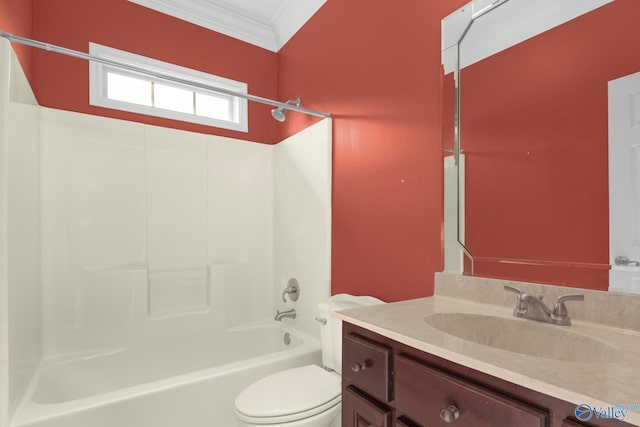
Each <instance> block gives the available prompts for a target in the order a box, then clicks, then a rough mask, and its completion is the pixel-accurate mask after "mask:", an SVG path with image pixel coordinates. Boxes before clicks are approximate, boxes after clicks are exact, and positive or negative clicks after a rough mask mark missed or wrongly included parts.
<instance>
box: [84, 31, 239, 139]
mask: <svg viewBox="0 0 640 427" xmlns="http://www.w3.org/2000/svg"><path fill="white" fill-rule="evenodd" d="M89 53H90V54H91V55H93V56H97V57H101V58H105V59H111V60H114V61H118V62H119V63H123V64H126V65H131V66H134V67H139V68H143V69H145V70H149V71H151V72H152V73H158V74H163V75H167V76H171V77H176V78H179V79H181V80H188V81H192V82H195V83H196V84H203V85H207V86H213V87H217V88H221V89H226V90H231V91H234V92H238V93H244V94H246V93H247V84H246V83H242V82H237V81H235V80H230V79H225V78H223V77H218V76H214V75H212V74H206V73H203V72H200V71H196V70H192V69H189V68H185V67H180V66H177V65H174V64H170V63H167V62H162V61H157V60H155V59H151V58H147V57H144V56H140V55H135V54H132V53H129V52H124V51H121V50H117V49H113V48H110V47H106V46H101V45H98V44H95V43H90V45H89ZM89 84H90V91H89V92H90V104H91V105H95V106H98V107H106V108H112V109H116V110H123V111H129V112H132V113H138V114H146V115H150V116H158V117H164V118H168V119H174V120H181V121H185V122H192V123H198V124H203V125H209V126H216V127H221V128H225V129H232V130H237V131H242V132H247V127H248V126H247V100H246V99H244V98H240V97H237V96H232V95H226V94H223V93H219V92H215V91H212V90H205V89H200V88H199V87H193V86H189V85H188V84H181V83H173V82H171V81H169V80H164V79H161V78H158V77H154V76H152V75H147V74H143V73H137V72H133V71H130V70H128V69H127V68H119V67H116V66H112V65H106V64H100V63H97V62H94V61H92V62H91V63H90V70H89Z"/></svg>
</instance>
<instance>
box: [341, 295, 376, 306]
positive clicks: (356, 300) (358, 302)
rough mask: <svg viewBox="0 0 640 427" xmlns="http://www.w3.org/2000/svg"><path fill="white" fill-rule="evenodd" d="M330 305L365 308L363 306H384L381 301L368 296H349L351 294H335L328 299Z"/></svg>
mask: <svg viewBox="0 0 640 427" xmlns="http://www.w3.org/2000/svg"><path fill="white" fill-rule="evenodd" d="M329 301H330V302H332V303H338V304H339V305H341V304H343V303H344V305H347V306H365V305H378V304H384V301H382V300H381V299H378V298H375V297H371V296H368V295H362V296H360V295H351V294H335V295H333V296H332V297H330V298H329Z"/></svg>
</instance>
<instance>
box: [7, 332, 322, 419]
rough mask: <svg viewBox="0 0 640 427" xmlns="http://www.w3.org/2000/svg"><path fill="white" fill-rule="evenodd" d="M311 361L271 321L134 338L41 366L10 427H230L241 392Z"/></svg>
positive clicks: (307, 344)
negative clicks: (126, 344) (110, 348)
mask: <svg viewBox="0 0 640 427" xmlns="http://www.w3.org/2000/svg"><path fill="white" fill-rule="evenodd" d="M276 323H277V324H276ZM285 333H289V334H290V337H291V338H290V339H291V341H290V344H288V345H287V344H285V342H284V335H285ZM319 361H320V350H319V346H318V341H317V340H316V339H315V338H312V337H310V336H308V335H305V334H303V333H301V332H299V331H295V330H292V329H290V328H288V327H287V326H286V325H284V324H283V323H281V322H275V321H267V322H264V323H258V324H255V325H251V326H246V327H242V328H235V329H231V330H226V331H218V332H215V331H211V332H210V333H208V334H207V333H204V334H191V335H187V334H184V335H181V336H177V337H163V338H162V339H155V340H149V339H145V338H141V339H140V340H139V341H138V342H136V344H134V345H133V346H131V347H129V348H126V349H119V350H113V351H111V352H102V353H95V354H86V355H83V356H81V357H79V356H77V355H76V356H74V357H73V358H65V357H60V358H57V359H51V360H48V361H47V362H46V363H44V364H43V365H42V367H41V368H40V372H38V374H37V380H36V381H35V382H34V384H33V386H34V388H33V390H30V394H31V399H30V400H29V401H27V402H26V403H25V404H24V406H23V407H22V408H21V410H20V411H19V412H18V415H17V418H16V419H15V420H14V425H16V426H31V427H36V426H38V427H40V426H43V427H44V426H46V427H87V426H90V427H113V426H131V427H133V426H150V427H151V426H159V427H165V426H166V427H174V426H221V427H222V426H233V425H235V415H234V412H233V402H234V399H235V397H236V396H237V395H238V393H240V392H241V391H242V390H243V389H244V388H245V387H247V386H248V385H249V384H251V383H252V382H254V381H256V380H258V379H260V378H262V377H264V376H266V375H269V374H272V373H274V372H278V371H281V370H284V369H287V368H290V367H295V366H302V365H305V364H312V363H316V364H317V363H319Z"/></svg>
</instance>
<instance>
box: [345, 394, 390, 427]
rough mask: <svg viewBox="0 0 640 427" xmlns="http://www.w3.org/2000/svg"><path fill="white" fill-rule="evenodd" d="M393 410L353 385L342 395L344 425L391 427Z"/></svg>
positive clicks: (348, 426)
mask: <svg viewBox="0 0 640 427" xmlns="http://www.w3.org/2000/svg"><path fill="white" fill-rule="evenodd" d="M392 418H393V411H392V410H391V409H390V408H388V407H386V406H384V405H382V404H379V403H377V402H375V401H373V400H371V399H368V398H367V397H366V396H364V395H363V394H362V393H360V392H359V391H358V390H357V389H355V388H354V387H352V386H349V387H347V388H346V389H345V391H344V394H343V396H342V427H391V426H392V424H391V422H392Z"/></svg>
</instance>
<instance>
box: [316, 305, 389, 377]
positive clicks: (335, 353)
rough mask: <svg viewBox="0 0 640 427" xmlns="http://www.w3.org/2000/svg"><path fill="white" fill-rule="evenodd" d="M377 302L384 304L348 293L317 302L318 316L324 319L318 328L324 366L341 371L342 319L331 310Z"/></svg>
mask: <svg viewBox="0 0 640 427" xmlns="http://www.w3.org/2000/svg"><path fill="white" fill-rule="evenodd" d="M378 304H384V301H382V300H379V299H378V298H374V297H369V296H355V295H349V294H337V295H334V296H332V297H330V298H329V299H328V300H327V301H325V302H322V303H320V304H318V312H319V318H320V319H326V323H325V324H323V325H322V326H321V328H320V339H321V344H322V364H323V365H324V367H325V368H329V369H333V370H334V371H336V372H338V373H340V374H341V373H342V321H341V320H340V319H336V318H335V317H333V316H332V315H331V312H332V311H338V310H345V309H347V308H353V307H362V306H368V305H378Z"/></svg>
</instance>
